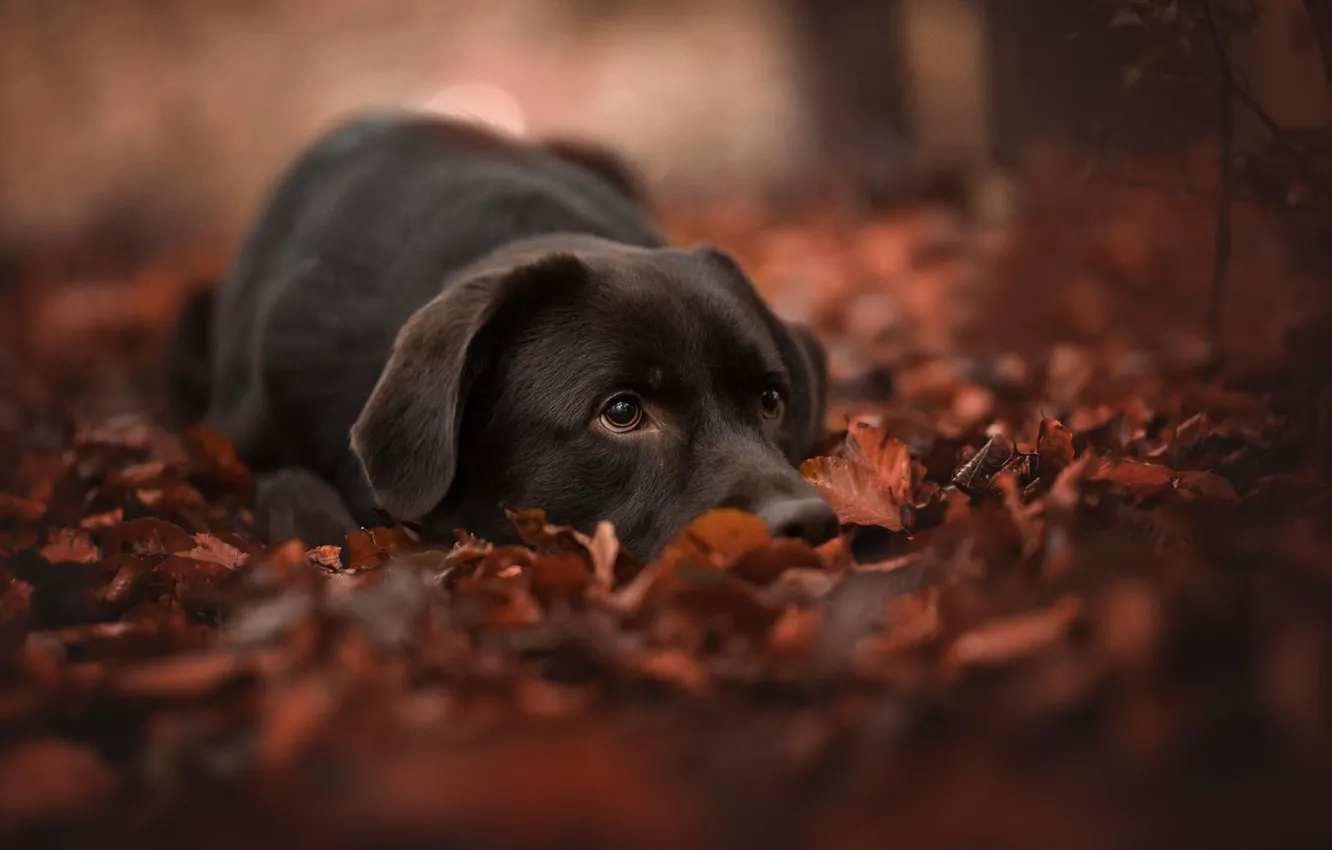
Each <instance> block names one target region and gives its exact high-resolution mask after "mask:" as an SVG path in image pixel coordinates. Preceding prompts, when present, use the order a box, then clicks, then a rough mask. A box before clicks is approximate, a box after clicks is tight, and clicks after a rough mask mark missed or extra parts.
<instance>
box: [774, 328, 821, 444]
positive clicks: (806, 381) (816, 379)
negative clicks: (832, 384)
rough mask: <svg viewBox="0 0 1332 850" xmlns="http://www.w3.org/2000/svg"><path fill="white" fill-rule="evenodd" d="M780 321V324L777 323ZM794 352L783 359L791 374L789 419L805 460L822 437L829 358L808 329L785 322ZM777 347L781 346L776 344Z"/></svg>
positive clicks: (783, 353) (784, 354)
mask: <svg viewBox="0 0 1332 850" xmlns="http://www.w3.org/2000/svg"><path fill="white" fill-rule="evenodd" d="M779 321H780V320H779ZM781 324H783V325H784V328H785V330H786V332H787V333H788V334H789V335H790V340H791V343H792V345H793V351H792V352H790V353H789V354H788V352H787V350H786V348H785V347H783V349H782V357H783V359H785V360H786V361H787V368H788V369H790V370H791V380H792V383H793V385H794V386H793V388H792V390H791V395H792V396H793V397H792V399H791V417H792V420H793V422H794V423H795V425H794V426H793V427H794V428H795V430H796V445H797V452H798V454H799V455H800V457H798V458H796V460H804V459H805V457H806V456H807V455H808V454H809V452H811V451H813V449H814V446H815V444H817V442H818V441H819V440H820V439H821V438H822V437H823V419H824V415H825V413H826V411H827V407H828V354H827V352H826V351H825V350H824V348H823V343H821V342H819V338H818V337H816V336H814V332H813V331H811V330H810V329H809V327H808V326H807V325H803V324H799V323H796V322H784V323H781ZM778 345H781V346H784V344H783V343H781V342H778Z"/></svg>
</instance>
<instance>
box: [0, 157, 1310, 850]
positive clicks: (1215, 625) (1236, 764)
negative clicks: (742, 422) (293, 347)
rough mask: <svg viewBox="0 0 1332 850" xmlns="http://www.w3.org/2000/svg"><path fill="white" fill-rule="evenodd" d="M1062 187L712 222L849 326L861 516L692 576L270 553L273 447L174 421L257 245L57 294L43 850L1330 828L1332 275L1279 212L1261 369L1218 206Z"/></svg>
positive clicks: (1, 757)
mask: <svg viewBox="0 0 1332 850" xmlns="http://www.w3.org/2000/svg"><path fill="white" fill-rule="evenodd" d="M1033 197H1034V201H1033V203H1032V204H1031V205H1030V206H1029V207H1028V208H1027V210H1026V212H1025V213H1024V214H1023V215H1022V217H1021V218H1020V219H1019V220H1018V221H1016V222H1015V223H1014V224H1012V225H1011V226H1008V227H1005V228H1002V229H984V230H982V229H978V228H975V227H969V226H967V225H965V224H963V223H961V222H960V221H958V220H957V219H955V218H954V217H952V216H949V215H947V214H945V213H943V212H942V211H939V210H930V209H917V210H912V211H909V212H901V213H897V214H894V215H891V216H884V217H881V218H876V219H873V220H869V221H860V222H853V221H851V220H850V219H849V218H847V217H845V216H841V215H837V214H834V212H833V211H832V210H831V208H825V207H817V206H815V207H811V208H808V209H799V210H780V211H766V210H760V209H751V208H746V207H743V206H740V205H728V206H725V207H724V208H723V207H715V208H710V209H707V210H704V211H701V212H699V211H695V212H693V213H691V214H689V215H685V214H675V215H671V216H669V220H670V221H671V226H672V229H673V231H674V232H675V233H676V234H678V235H679V237H680V238H681V239H682V240H684V241H690V240H694V239H703V238H706V239H707V240H709V241H712V242H715V243H717V244H720V245H722V246H724V247H726V248H728V249H730V250H732V251H734V252H735V253H736V254H737V255H738V256H739V258H740V259H741V261H742V263H743V264H744V265H745V266H746V268H748V269H749V270H750V271H751V272H752V274H753V276H754V278H755V280H756V281H757V282H758V284H759V286H760V288H761V289H762V290H763V291H764V293H765V294H766V295H767V297H768V298H769V299H770V301H771V303H773V304H774V306H775V307H776V309H778V311H779V312H781V313H783V314H784V315H786V316H788V317H793V318H803V319H806V320H808V321H810V322H812V323H813V324H814V326H815V327H816V329H817V330H818V331H819V332H820V334H821V335H822V336H823V337H824V339H825V340H827V342H828V345H829V348H830V354H831V364H832V367H831V368H832V371H833V376H834V378H835V379H836V382H837V386H838V395H837V404H836V405H835V406H834V408H833V410H831V411H830V414H829V423H828V424H829V437H828V439H827V441H826V445H825V446H824V449H823V451H822V454H821V456H819V457H816V458H814V459H811V460H810V461H808V462H807V463H806V464H805V466H804V467H802V469H803V470H804V471H805V473H806V475H807V476H808V477H809V478H811V479H812V480H813V481H814V482H815V483H816V484H817V485H818V486H819V487H820V488H821V489H822V490H823V491H824V493H825V494H826V495H827V497H828V498H829V500H830V501H831V502H832V503H833V504H834V505H835V506H836V507H837V509H838V511H839V513H840V515H841V516H842V518H843V520H844V521H845V522H846V523H847V526H846V528H847V531H846V533H845V534H844V535H843V537H842V538H840V539H838V540H835V541H833V542H831V543H829V544H826V545H824V546H822V547H819V548H818V549H810V548H808V547H806V546H805V545H804V544H801V543H795V542H789V541H786V542H774V541H772V540H769V539H768V537H767V535H766V533H765V532H764V530H763V527H762V525H761V523H758V522H757V520H756V519H755V518H753V517H750V516H747V515H744V514H737V513H724V512H723V513H715V514H711V515H708V516H706V517H704V518H702V519H700V521H699V522H697V523H696V524H695V525H694V526H692V527H691V528H690V529H688V530H687V531H686V532H684V533H683V534H682V535H681V536H680V538H679V539H678V540H677V541H676V543H674V544H673V545H672V546H670V547H669V548H668V550H667V551H666V553H665V554H664V555H663V556H662V558H661V559H660V560H659V561H657V562H656V563H652V564H648V565H643V564H640V563H638V562H636V561H635V560H634V559H633V558H632V557H631V556H630V555H629V554H628V553H624V552H621V551H620V550H619V547H618V545H617V543H616V541H615V538H614V535H613V531H612V530H610V529H606V528H603V529H600V530H599V531H598V532H597V534H595V535H593V536H591V537H587V536H583V535H581V534H578V533H575V532H573V531H572V530H569V529H564V528H559V527H556V526H552V525H549V524H547V523H546V522H545V520H544V518H543V517H542V515H540V514H539V513H537V512H526V513H522V514H518V515H515V517H514V520H515V522H516V523H518V525H519V529H520V530H521V532H522V534H523V536H524V539H525V540H527V541H528V543H529V544H530V545H529V546H527V547H515V546H501V547H496V546H491V545H489V544H487V543H486V542H484V541H481V540H476V539H473V538H470V537H467V536H465V535H464V536H462V537H461V539H460V541H459V542H458V544H457V545H456V546H454V547H453V548H451V549H428V548H423V547H421V546H419V545H417V544H416V542H415V541H414V540H413V538H412V536H411V535H410V533H409V532H406V531H404V530H402V529H369V530H363V531H360V532H357V533H355V534H353V535H350V536H349V538H348V540H347V543H346V545H345V546H343V547H341V548H338V547H325V548H322V549H315V550H307V549H306V547H305V546H304V545H302V544H301V543H300V542H299V541H290V542H287V543H284V544H282V545H278V546H273V547H265V546H263V545H260V544H258V543H257V542H256V541H255V539H254V536H253V533H252V529H251V520H252V518H251V516H250V514H249V512H248V509H247V500H248V496H249V493H248V487H249V486H250V474H249V471H248V470H246V469H245V468H244V467H243V466H242V465H241V464H239V463H238V462H237V461H236V459H235V457H234V455H232V454H231V453H230V449H229V447H228V446H227V445H226V443H225V441H223V440H221V439H220V438H218V437H217V436H216V435H212V434H209V433H207V432H204V431H201V430H197V429H193V430H189V431H187V432H184V433H178V432H176V431H174V430H172V429H171V428H170V427H169V426H168V424H167V423H166V421H165V420H164V419H163V418H162V416H161V410H162V404H161V397H160V387H159V383H160V382H159V379H158V368H157V367H158V359H157V358H158V357H159V354H158V344H159V342H160V339H161V334H162V331H163V329H164V327H165V325H166V322H167V321H168V320H169V317H170V315H171V311H172V310H173V309H174V306H175V304H176V303H177V301H178V299H179V297H180V294H181V293H182V292H183V291H185V290H186V289H188V288H189V287H191V286H194V285H197V282H198V281H199V280H206V279H208V278H209V277H210V276H213V275H216V274H218V273H220V271H221V269H222V268H223V266H224V264H225V261H226V250H225V248H224V247H219V246H216V245H214V246H209V247H208V248H207V249H206V250H204V251H202V252H186V253H183V254H181V255H179V256H170V257H163V258H162V259H161V261H160V262H158V263H155V264H153V265H152V266H150V267H149V268H147V269H145V270H142V271H140V272H137V273H135V274H132V275H125V276H116V277H114V278H109V279H94V278H92V277H88V276H84V277H82V278H80V279H76V280H62V279H57V277H55V276H48V277H46V278H40V276H39V278H38V279H35V280H29V281H27V282H26V283H25V284H24V285H22V286H19V287H15V288H14V290H13V291H11V292H10V293H9V294H8V295H6V296H5V297H6V299H7V301H6V303H7V305H8V307H7V308H6V309H4V311H3V313H4V316H5V318H3V319H2V320H0V334H3V335H4V338H5V340H6V342H5V343H4V345H3V350H2V351H0V436H2V437H3V442H2V443H0V842H3V843H4V845H5V846H7V847H17V846H20V845H22V846H38V845H40V846H71V847H72V846H88V845H89V844H90V843H92V842H95V843H96V844H97V846H120V845H122V844H123V845H126V846H131V845H132V846H134V847H139V848H148V847H157V846H161V847H166V846H180V845H181V844H183V843H189V844H191V845H194V846H198V847H218V848H232V847H242V846H243V847H249V848H263V847H285V846H290V845H291V844H292V842H297V843H298V844H299V845H300V846H325V847H337V848H353V847H356V848H359V847H367V848H368V847H376V848H379V847H404V848H405V847H425V846H432V847H434V846H449V847H468V848H500V847H575V846H576V847H580V848H595V847H607V848H609V847H641V848H683V847H689V848H698V847H717V848H736V847H763V848H773V850H776V848H796V847H801V848H803V847H829V848H831V847H838V848H859V847H864V848H867V850H868V848H879V847H883V846H893V847H895V848H944V847H987V848H1000V847H1051V848H1073V847H1077V848H1102V847H1103V848H1107V850H1109V848H1123V847H1135V848H1153V847H1160V848H1183V847H1206V848H1209V850H1220V849H1221V848H1231V847H1233V848H1240V847H1264V848H1272V847H1297V846H1299V847H1303V846H1308V847H1327V846H1329V845H1330V844H1332V806H1329V805H1328V796H1327V793H1328V789H1329V788H1332V502H1330V500H1329V495H1332V490H1329V487H1328V483H1329V476H1328V473H1329V470H1332V455H1330V454H1329V452H1330V451H1332V392H1330V391H1329V389H1328V387H1327V384H1326V380H1327V379H1326V377H1324V376H1323V375H1322V371H1323V370H1324V369H1325V367H1326V364H1327V363H1328V361H1329V359H1330V358H1332V334H1329V332H1328V331H1329V329H1332V325H1330V324H1329V323H1328V322H1327V321H1326V319H1325V318H1319V315H1320V314H1317V313H1316V311H1313V310H1312V309H1311V307H1310V304H1311V302H1310V300H1309V298H1310V296H1309V293H1310V292H1313V291H1317V290H1318V287H1319V286H1322V287H1323V288H1324V289H1326V283H1325V281H1319V280H1318V279H1316V278H1309V277H1308V276H1307V275H1305V274H1302V273H1301V272H1299V271H1298V268H1297V266H1296V265H1295V264H1294V263H1292V262H1290V261H1288V260H1287V259H1286V257H1285V254H1283V253H1282V251H1281V250H1280V249H1279V243H1278V242H1277V241H1276V240H1274V239H1273V238H1271V236H1270V233H1269V229H1268V227H1267V223H1265V222H1263V221H1261V220H1260V219H1259V218H1258V217H1257V216H1256V215H1252V216H1250V215H1247V214H1246V215H1241V216H1239V217H1238V219H1237V221H1236V228H1237V231H1236V238H1235V253H1234V256H1233V258H1232V260H1231V268H1230V279H1231V287H1230V291H1229V292H1228V293H1227V295H1226V300H1225V305H1226V309H1225V310H1224V311H1223V312H1222V314H1221V318H1222V324H1223V327H1224V328H1225V330H1226V333H1225V335H1224V336H1223V337H1222V338H1221V340H1222V343H1223V345H1222V347H1221V349H1220V350H1219V351H1218V350H1217V349H1216V348H1215V347H1213V346H1211V345H1209V343H1208V338H1207V334H1206V314H1207V299H1208V297H1209V291H1210V290H1209V288H1210V286H1211V252H1212V233H1211V229H1210V228H1211V220H1212V219H1211V214H1210V212H1209V210H1207V209H1206V207H1205V206H1201V205H1193V204H1191V203H1189V202H1186V201H1180V200H1172V199H1168V198H1163V197H1157V196H1155V195H1148V194H1146V193H1143V192H1134V191H1128V190H1125V191H1122V192H1116V191H1114V190H1113V189H1112V188H1108V187H1084V188H1073V187H1069V186H1067V185H1064V184H1062V183H1061V182H1060V181H1059V180H1051V181H1049V183H1048V185H1045V186H1042V187H1038V189H1037V191H1035V192H1034V194H1033ZM1324 315H1325V314H1324ZM1221 355H1224V356H1221ZM533 507H536V508H539V507H540V506H533ZM871 552H872V553H873V554H872V555H867V554H866V553H871ZM857 558H859V560H857ZM867 561H868V562H867Z"/></svg>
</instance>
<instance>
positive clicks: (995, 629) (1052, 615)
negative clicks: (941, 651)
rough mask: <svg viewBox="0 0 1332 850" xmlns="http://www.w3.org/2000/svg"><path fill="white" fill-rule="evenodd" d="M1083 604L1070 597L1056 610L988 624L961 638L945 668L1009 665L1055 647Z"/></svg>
mask: <svg viewBox="0 0 1332 850" xmlns="http://www.w3.org/2000/svg"><path fill="white" fill-rule="evenodd" d="M1082 607H1083V606H1082V601H1081V600H1080V599H1078V598H1077V597H1073V596H1068V597H1064V598H1063V599H1061V600H1059V601H1058V602H1057V603H1055V604H1054V605H1053V606H1052V607H1050V608H1048V609H1046V610H1044V611H1037V612H1034V613H1030V614H1022V615H1019V616H1015V617H1009V618H1007V619H1004V620H998V621H995V622H992V623H987V624H986V625H984V626H980V627H979V628H975V629H972V630H971V631H969V632H966V633H964V634H962V635H961V636H959V637H958V638H957V639H956V640H954V641H953V645H952V646H951V647H949V649H948V654H947V655H946V656H945V658H944V664H945V666H947V667H949V668H951V669H954V670H956V669H959V668H963V667H970V666H974V665H990V664H1006V663H1008V662H1010V661H1014V660H1016V659H1018V658H1022V657H1024V656H1027V655H1030V654H1032V653H1034V652H1038V651H1040V650H1042V649H1045V648H1046V647H1049V646H1052V645H1054V644H1055V643H1057V642H1059V641H1060V640H1062V639H1063V638H1064V635H1066V634H1067V633H1068V630H1069V628H1070V627H1071V626H1072V625H1073V623H1074V621H1076V620H1077V618H1078V616H1079V615H1080V614H1081V613H1082Z"/></svg>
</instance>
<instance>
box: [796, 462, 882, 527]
mask: <svg viewBox="0 0 1332 850" xmlns="http://www.w3.org/2000/svg"><path fill="white" fill-rule="evenodd" d="M800 474H801V475H803V476H805V479H806V480H807V481H809V483H810V484H813V485H814V487H815V488H816V489H817V490H818V491H819V495H821V496H822V497H823V498H824V500H825V501H827V502H828V504H829V505H831V506H832V508H833V510H834V511H836V512H837V519H838V521H839V522H841V523H842V524H843V525H876V526H880V527H882V528H886V529H888V530H889V531H902V530H903V525H902V503H901V502H899V501H898V500H896V499H895V498H893V496H892V494H891V493H890V492H889V490H888V489H887V488H886V487H884V486H883V485H882V484H881V483H880V482H879V479H878V476H876V475H875V473H874V470H872V469H870V468H869V467H868V466H866V465H864V464H863V463H859V462H857V461H854V460H847V459H845V458H840V457H816V458H810V459H809V460H807V461H805V462H804V463H802V464H800Z"/></svg>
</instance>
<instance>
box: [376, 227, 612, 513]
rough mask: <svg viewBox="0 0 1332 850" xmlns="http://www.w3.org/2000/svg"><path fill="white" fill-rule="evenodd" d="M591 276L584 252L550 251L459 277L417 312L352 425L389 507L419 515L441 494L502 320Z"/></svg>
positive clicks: (454, 467) (384, 507)
mask: <svg viewBox="0 0 1332 850" xmlns="http://www.w3.org/2000/svg"><path fill="white" fill-rule="evenodd" d="M587 277H588V270H587V267H586V266H585V265H583V263H582V261H581V260H579V259H578V258H577V257H575V256H573V255H571V254H563V253H555V254H550V255H547V256H545V257H542V258H540V259H538V260H535V261H533V262H530V263H526V264H524V265H521V266H518V267H512V268H508V269H504V270H501V271H498V272H485V273H482V274H479V275H478V276H476V277H472V278H467V279H465V280H460V281H457V282H455V283H453V284H451V285H450V286H449V287H448V288H447V289H446V290H445V291H444V292H443V293H441V294H440V295H439V296H437V297H436V298H435V299H434V300H433V301H431V302H430V303H428V304H426V305H425V306H424V307H422V308H420V309H419V310H417V311H416V312H415V313H414V314H412V316H411V318H410V319H408V320H407V322H406V323H405V324H404V325H403V327H402V330H401V331H399V333H398V337H397V340H396V341H395V342H394V345H393V351H392V353H391V354H390V355H389V359H388V363H387V364H386V365H385V366H384V371H383V372H382V373H381V374H380V376H379V381H378V382H377V383H376V384H375V388H374V391H373V392H372V393H371V394H370V398H369V400H368V401H366V403H365V407H364V408H363V409H362V410H361V415H360V417H358V418H357V420H356V424H354V425H353V426H352V429H351V447H352V451H353V453H355V455H356V457H357V459H358V460H359V461H360V463H361V467H362V469H363V470H364V471H365V476H366V479H367V480H368V481H369V483H370V488H371V490H372V491H373V492H374V496H375V501H376V504H377V505H378V506H379V507H380V508H381V509H382V510H384V511H386V512H387V513H388V514H389V515H390V516H392V517H393V518H394V519H397V520H414V519H419V518H420V517H422V516H424V515H425V514H426V513H428V512H429V511H430V510H431V509H432V508H434V507H435V506H436V505H437V504H439V502H440V501H442V500H443V499H444V496H445V495H446V494H447V493H448V490H449V485H450V484H451V483H452V481H453V477H454V473H455V472H456V470H457V465H458V434H459V432H460V430H461V428H462V416H463V408H464V405H465V404H466V400H467V395H468V392H469V390H470V389H471V385H472V384H473V383H474V381H475V378H476V376H477V375H478V374H479V373H480V372H481V371H483V369H484V368H485V366H486V364H487V362H488V361H489V359H490V358H491V357H492V356H493V354H494V351H495V350H497V345H496V341H495V339H494V337H495V336H496V335H497V334H496V333H495V331H497V330H498V328H499V327H500V326H502V325H503V324H504V321H503V316H504V315H506V314H514V315H516V314H517V313H518V312H524V313H525V312H526V311H528V310H530V309H534V308H536V307H537V306H539V305H540V304H541V303H544V301H545V300H546V299H548V298H552V297H555V296H556V294H557V293H568V292H570V291H572V287H575V286H577V285H579V284H581V283H582V282H584V281H585V280H586V279H587Z"/></svg>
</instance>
